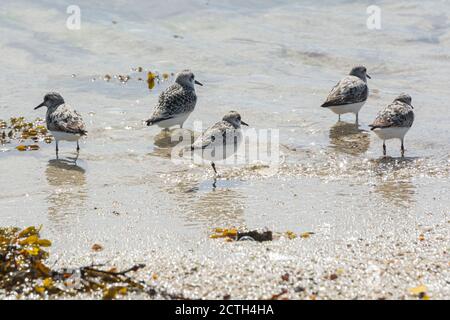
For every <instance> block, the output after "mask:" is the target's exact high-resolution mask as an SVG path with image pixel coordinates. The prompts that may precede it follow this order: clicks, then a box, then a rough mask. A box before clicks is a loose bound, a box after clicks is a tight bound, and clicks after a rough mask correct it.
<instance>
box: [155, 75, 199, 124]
mask: <svg viewBox="0 0 450 320" xmlns="http://www.w3.org/2000/svg"><path fill="white" fill-rule="evenodd" d="M196 84H197V85H200V86H203V84H201V83H200V82H198V81H197V80H195V76H194V74H193V73H192V72H191V71H189V70H184V71H182V72H180V73H178V74H177V75H176V78H175V83H173V84H172V85H170V86H169V87H168V88H167V89H166V90H164V91H163V92H161V94H160V96H159V100H158V104H157V105H156V107H155V109H154V110H153V114H152V115H151V117H150V119H148V120H147V121H146V123H147V125H148V126H151V125H154V124H157V125H158V126H159V127H160V128H164V129H169V128H170V127H172V126H175V125H180V128H183V123H184V122H185V121H186V119H187V118H188V117H189V115H190V114H191V112H192V111H194V108H195V104H196V102H197V95H196V94H195V85H196Z"/></svg>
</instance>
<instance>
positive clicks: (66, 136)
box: [34, 92, 87, 158]
mask: <svg viewBox="0 0 450 320" xmlns="http://www.w3.org/2000/svg"><path fill="white" fill-rule="evenodd" d="M40 107H47V114H46V116H45V120H46V123H47V129H48V130H49V131H50V132H51V134H52V135H53V137H54V138H55V141H56V158H58V151H59V149H58V142H59V141H61V140H65V141H76V142H77V154H78V153H79V151H80V145H79V143H78V140H79V139H80V138H81V137H82V136H85V135H86V134H87V131H86V127H85V124H84V121H83V119H82V118H81V115H80V114H79V113H78V112H77V111H75V110H73V109H72V108H71V107H70V106H69V105H67V104H66V103H65V102H64V99H63V97H62V96H61V95H60V94H59V93H56V92H49V93H47V94H46V95H45V97H44V102H42V103H41V104H40V105H38V106H37V107H36V108H34V110H36V109H39V108H40Z"/></svg>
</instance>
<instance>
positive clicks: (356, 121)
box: [355, 113, 359, 124]
mask: <svg viewBox="0 0 450 320" xmlns="http://www.w3.org/2000/svg"><path fill="white" fill-rule="evenodd" d="M358 114H359V113H356V120H355V123H356V124H358V123H359V121H358Z"/></svg>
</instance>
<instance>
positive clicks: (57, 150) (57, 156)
mask: <svg viewBox="0 0 450 320" xmlns="http://www.w3.org/2000/svg"><path fill="white" fill-rule="evenodd" d="M55 142H56V159H58V158H59V155H58V153H59V148H58V140H55Z"/></svg>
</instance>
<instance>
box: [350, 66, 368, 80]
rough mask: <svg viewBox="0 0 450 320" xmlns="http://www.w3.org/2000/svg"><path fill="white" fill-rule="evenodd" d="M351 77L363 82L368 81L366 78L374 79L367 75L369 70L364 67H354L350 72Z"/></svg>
mask: <svg viewBox="0 0 450 320" xmlns="http://www.w3.org/2000/svg"><path fill="white" fill-rule="evenodd" d="M350 75H351V76H355V77H358V78H360V79H361V80H363V81H364V82H366V81H367V79H366V78H369V79H372V78H371V77H370V76H369V75H368V74H367V69H366V67H364V66H356V67H353V68H352V70H351V71H350Z"/></svg>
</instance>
